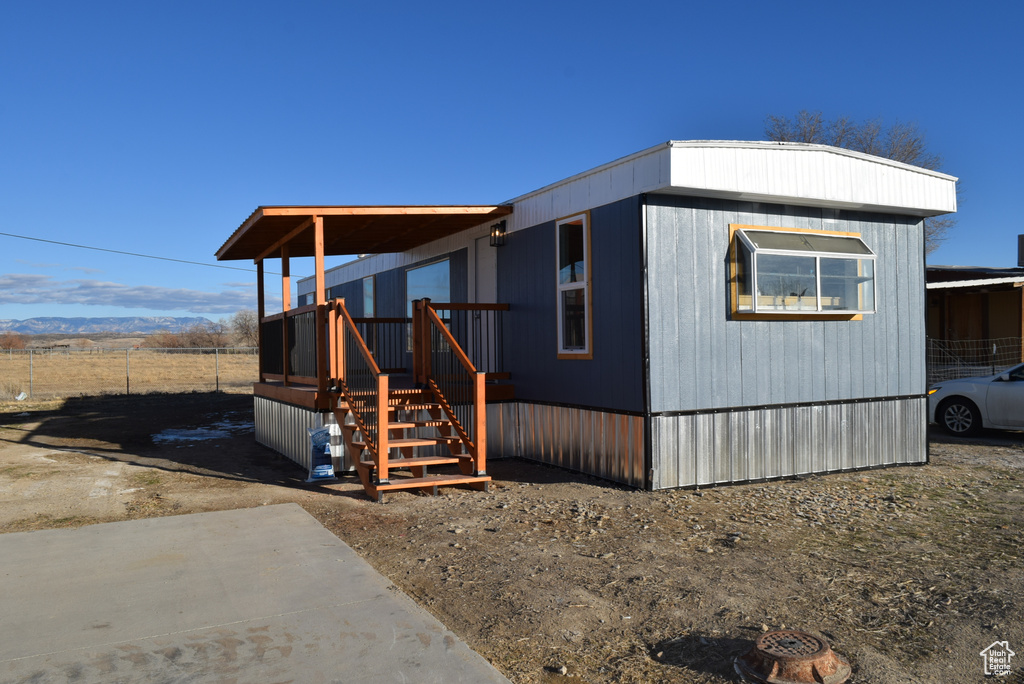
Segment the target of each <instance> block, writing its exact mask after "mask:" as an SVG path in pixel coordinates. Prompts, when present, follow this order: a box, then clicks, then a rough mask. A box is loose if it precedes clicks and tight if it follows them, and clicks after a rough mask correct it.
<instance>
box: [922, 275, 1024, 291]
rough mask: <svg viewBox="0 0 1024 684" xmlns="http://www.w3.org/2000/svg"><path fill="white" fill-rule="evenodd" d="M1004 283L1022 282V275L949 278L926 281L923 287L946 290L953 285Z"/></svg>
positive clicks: (970, 285)
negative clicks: (942, 280)
mask: <svg viewBox="0 0 1024 684" xmlns="http://www.w3.org/2000/svg"><path fill="white" fill-rule="evenodd" d="M1006 283H1024V276H1013V277H1008V278H981V279H979V280H949V281H946V282H941V283H928V284H927V285H925V288H926V289H928V290H947V289H950V288H954V287H975V286H978V287H980V286H982V285H1005V284H1006Z"/></svg>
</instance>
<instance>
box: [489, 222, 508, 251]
mask: <svg viewBox="0 0 1024 684" xmlns="http://www.w3.org/2000/svg"><path fill="white" fill-rule="evenodd" d="M504 244H505V221H504V220H502V221H498V222H497V223H495V224H494V225H492V226H491V247H501V246H502V245H504Z"/></svg>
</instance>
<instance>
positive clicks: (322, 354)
mask: <svg viewBox="0 0 1024 684" xmlns="http://www.w3.org/2000/svg"><path fill="white" fill-rule="evenodd" d="M313 232H314V236H313V243H314V251H315V256H314V261H315V268H314V270H315V271H316V273H315V275H314V283H315V284H314V287H315V288H316V297H315V301H316V336H315V338H314V339H315V340H316V376H317V394H318V395H319V396H324V395H326V394H327V376H328V375H329V374H330V371H329V369H328V367H327V358H328V352H329V345H330V341H329V340H330V333H329V331H328V330H327V316H326V314H327V293H326V292H325V291H324V217H323V216H314V217H313ZM325 337H326V339H325ZM318 403H319V402H318Z"/></svg>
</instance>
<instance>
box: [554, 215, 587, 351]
mask: <svg viewBox="0 0 1024 684" xmlns="http://www.w3.org/2000/svg"><path fill="white" fill-rule="evenodd" d="M589 220H590V215H589V214H580V215H577V216H573V217H570V218H568V219H565V220H563V221H559V222H558V223H557V224H556V227H555V265H556V266H557V269H558V270H557V273H556V277H557V281H556V283H557V285H556V289H557V292H556V297H557V304H558V352H559V354H564V356H561V357H560V358H563V359H566V358H575V359H589V358H592V356H591V351H592V350H591V340H590V316H591V307H592V302H591V296H590V277H591V274H590V273H588V272H587V271H588V267H589V264H590V261H589V260H590V226H589V225H588V221H589Z"/></svg>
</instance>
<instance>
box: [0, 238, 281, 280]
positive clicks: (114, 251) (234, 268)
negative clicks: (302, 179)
mask: <svg viewBox="0 0 1024 684" xmlns="http://www.w3.org/2000/svg"><path fill="white" fill-rule="evenodd" d="M0 235H6V236H7V237H12V238H21V239H22V240H35V241H36V242H48V243H50V244H51V245H61V246H62V247H78V248H79V249H91V250H94V251H97V252H110V253H111V254H124V255H125V256H133V257H142V258H144V259H159V260H160V261H175V262H177V263H179V264H191V265H193V266H206V267H207V268H226V269H229V270H232V271H245V272H246V273H255V272H256V270H255V269H252V268H241V267H239V266H223V265H221V264H206V263H203V262H201V261H186V260H185V259H172V258H171V257H162V256H153V255H152V254H138V253H136V252H122V251H121V250H118V249H106V248H105V247H90V246H89V245H76V244H75V243H73V242H59V241H57V240H44V239H43V238H37V237H29V236H28V235H15V234H14V233H0ZM271 275H273V274H271Z"/></svg>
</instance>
